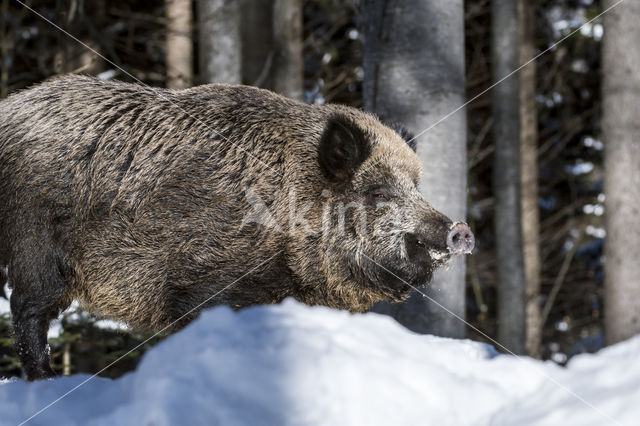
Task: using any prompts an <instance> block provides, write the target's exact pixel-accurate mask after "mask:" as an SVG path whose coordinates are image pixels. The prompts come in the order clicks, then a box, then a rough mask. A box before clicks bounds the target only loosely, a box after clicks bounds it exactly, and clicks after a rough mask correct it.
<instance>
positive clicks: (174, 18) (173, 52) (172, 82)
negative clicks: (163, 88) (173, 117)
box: [166, 0, 193, 89]
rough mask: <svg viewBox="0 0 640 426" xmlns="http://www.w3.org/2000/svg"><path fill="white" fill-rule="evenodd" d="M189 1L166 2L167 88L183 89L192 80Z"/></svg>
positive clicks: (168, 0)
mask: <svg viewBox="0 0 640 426" xmlns="http://www.w3.org/2000/svg"><path fill="white" fill-rule="evenodd" d="M191 20H192V18H191V0H167V53H166V61H167V62H166V63H167V87H168V88H170V89H184V88H186V87H190V86H191V84H192V79H193V43H192V40H191Z"/></svg>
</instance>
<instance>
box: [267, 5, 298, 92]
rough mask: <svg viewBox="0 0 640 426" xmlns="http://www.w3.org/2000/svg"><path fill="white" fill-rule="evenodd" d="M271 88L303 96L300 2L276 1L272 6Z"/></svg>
mask: <svg viewBox="0 0 640 426" xmlns="http://www.w3.org/2000/svg"><path fill="white" fill-rule="evenodd" d="M273 42H274V58H273V73H272V76H273V88H274V90H275V91H276V92H277V93H280V94H281V95H284V96H287V97H289V98H293V99H299V100H301V99H302V78H303V75H302V73H303V68H302V2H301V0H275V1H274V6H273Z"/></svg>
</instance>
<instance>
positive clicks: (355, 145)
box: [318, 115, 371, 183]
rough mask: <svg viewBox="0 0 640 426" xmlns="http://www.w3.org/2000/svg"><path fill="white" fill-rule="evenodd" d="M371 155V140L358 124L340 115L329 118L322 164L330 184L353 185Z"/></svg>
mask: <svg viewBox="0 0 640 426" xmlns="http://www.w3.org/2000/svg"><path fill="white" fill-rule="evenodd" d="M370 154H371V146H370V144H369V141H368V140H367V136H366V134H365V133H364V131H363V130H362V129H361V128H360V127H358V125H357V124H355V123H354V122H353V121H351V120H349V119H348V118H346V117H342V116H339V115H335V116H332V117H330V118H329V120H328V121H327V125H326V126H325V128H324V132H323V133H322V137H321V138H320V144H319V146H318V161H319V162H320V168H321V169H322V172H323V173H324V174H325V176H326V177H327V178H328V179H329V180H330V181H332V182H336V183H346V182H349V181H350V180H351V178H352V177H353V174H354V173H355V171H356V170H357V169H358V167H359V166H360V164H362V162H363V161H364V160H366V159H367V157H369V155H370Z"/></svg>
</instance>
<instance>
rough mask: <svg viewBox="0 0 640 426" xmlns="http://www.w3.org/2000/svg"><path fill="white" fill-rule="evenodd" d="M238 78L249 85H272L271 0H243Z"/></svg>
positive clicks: (268, 86)
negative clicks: (240, 70)
mask: <svg viewBox="0 0 640 426" xmlns="http://www.w3.org/2000/svg"><path fill="white" fill-rule="evenodd" d="M241 10H242V73H243V75H242V80H243V81H244V82H245V83H246V84H249V85H251V86H258V87H262V88H265V89H273V84H272V82H271V81H272V79H271V73H272V72H273V69H272V68H273V56H274V49H273V28H272V27H273V24H274V22H273V1H272V0H243V1H242V2H241Z"/></svg>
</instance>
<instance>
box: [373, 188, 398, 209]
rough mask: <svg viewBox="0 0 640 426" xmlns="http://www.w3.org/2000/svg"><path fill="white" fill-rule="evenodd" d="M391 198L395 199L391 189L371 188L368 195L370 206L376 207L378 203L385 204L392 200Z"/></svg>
mask: <svg viewBox="0 0 640 426" xmlns="http://www.w3.org/2000/svg"><path fill="white" fill-rule="evenodd" d="M391 198H393V197H392V193H391V191H390V190H389V188H385V187H374V188H371V189H370V190H369V191H368V193H367V199H368V201H369V204H371V205H374V206H375V205H376V204H378V203H385V202H387V201H389V200H391Z"/></svg>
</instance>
